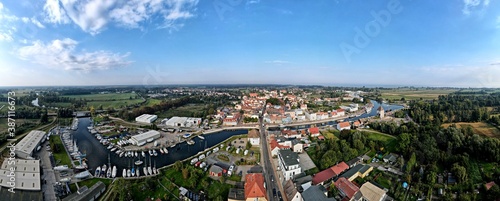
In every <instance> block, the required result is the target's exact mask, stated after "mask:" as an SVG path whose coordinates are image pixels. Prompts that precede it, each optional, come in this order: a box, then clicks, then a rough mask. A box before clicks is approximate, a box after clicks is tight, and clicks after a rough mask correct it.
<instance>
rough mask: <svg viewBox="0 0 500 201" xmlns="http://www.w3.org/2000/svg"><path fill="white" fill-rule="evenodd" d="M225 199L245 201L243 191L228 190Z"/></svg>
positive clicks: (238, 189) (237, 189)
mask: <svg viewBox="0 0 500 201" xmlns="http://www.w3.org/2000/svg"><path fill="white" fill-rule="evenodd" d="M227 198H228V199H231V200H245V189H240V188H230V189H229V193H228V194H227Z"/></svg>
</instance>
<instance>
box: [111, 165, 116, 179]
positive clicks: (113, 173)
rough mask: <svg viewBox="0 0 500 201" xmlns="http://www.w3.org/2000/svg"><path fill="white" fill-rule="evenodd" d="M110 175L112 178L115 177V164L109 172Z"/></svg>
mask: <svg viewBox="0 0 500 201" xmlns="http://www.w3.org/2000/svg"><path fill="white" fill-rule="evenodd" d="M111 177H113V178H115V177H116V166H113V170H112V172H111Z"/></svg>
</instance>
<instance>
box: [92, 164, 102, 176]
mask: <svg viewBox="0 0 500 201" xmlns="http://www.w3.org/2000/svg"><path fill="white" fill-rule="evenodd" d="M99 174H101V167H99V166H97V168H95V173H94V177H98V176H99Z"/></svg>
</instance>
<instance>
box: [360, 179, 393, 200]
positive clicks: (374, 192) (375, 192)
mask: <svg viewBox="0 0 500 201" xmlns="http://www.w3.org/2000/svg"><path fill="white" fill-rule="evenodd" d="M353 200H356V201H383V200H392V198H391V197H389V196H387V193H386V192H385V191H384V190H383V189H381V188H379V187H377V186H375V185H374V184H373V183H371V182H366V183H364V184H363V185H362V186H361V188H359V191H358V192H357V193H356V194H355V195H354V198H353Z"/></svg>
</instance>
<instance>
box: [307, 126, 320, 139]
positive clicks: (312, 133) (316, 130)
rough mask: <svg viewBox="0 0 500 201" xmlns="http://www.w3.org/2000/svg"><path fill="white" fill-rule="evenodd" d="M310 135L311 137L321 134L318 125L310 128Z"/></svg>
mask: <svg viewBox="0 0 500 201" xmlns="http://www.w3.org/2000/svg"><path fill="white" fill-rule="evenodd" d="M309 135H310V136H311V137H318V136H319V135H320V133H319V128H318V127H312V128H309Z"/></svg>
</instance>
